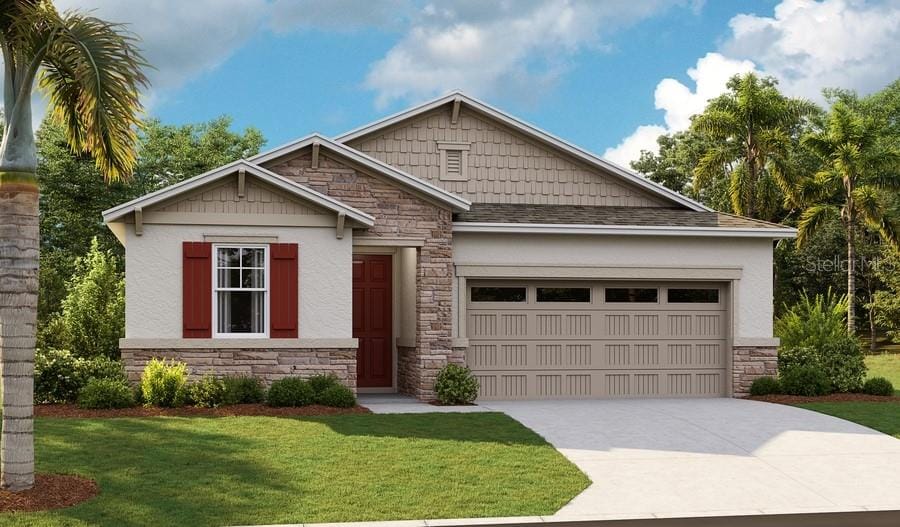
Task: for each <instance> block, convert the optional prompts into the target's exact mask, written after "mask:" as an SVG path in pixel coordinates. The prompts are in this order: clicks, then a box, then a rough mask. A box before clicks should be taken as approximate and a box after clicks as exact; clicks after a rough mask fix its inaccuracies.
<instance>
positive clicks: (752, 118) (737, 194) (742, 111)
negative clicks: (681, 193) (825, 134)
mask: <svg viewBox="0 0 900 527" xmlns="http://www.w3.org/2000/svg"><path fill="white" fill-rule="evenodd" d="M727 86H728V92H726V93H725V94H723V95H721V96H719V97H716V98H715V99H712V100H711V101H710V102H709V104H708V105H707V107H706V109H705V110H704V112H703V113H702V114H698V115H696V116H694V117H693V120H692V122H691V129H692V130H694V131H695V132H697V133H700V134H702V135H703V136H704V137H705V138H707V139H708V140H709V141H711V146H710V148H708V149H707V150H706V151H705V152H704V153H703V155H702V156H701V157H700V160H699V162H698V163H697V166H696V168H694V171H693V176H694V179H693V184H694V188H695V189H696V190H697V191H698V192H699V191H701V190H703V189H705V188H708V187H711V186H714V185H715V184H716V182H717V180H722V179H725V180H727V182H728V197H729V200H730V202H731V209H732V210H733V211H734V212H735V213H736V214H740V215H743V216H750V217H754V218H760V219H764V220H773V219H775V217H776V215H777V213H778V210H779V207H780V205H781V202H782V201H783V198H782V195H783V194H788V193H790V192H791V191H792V190H793V181H794V171H793V167H792V165H793V160H792V153H793V151H794V144H795V143H796V140H797V137H798V136H799V131H800V127H801V124H802V123H803V118H804V117H807V116H810V115H813V114H815V113H816V112H817V111H818V108H817V107H816V106H815V105H814V104H812V103H811V102H808V101H805V100H803V99H792V98H788V97H785V96H784V95H782V94H781V93H780V92H779V91H778V88H777V81H775V79H772V78H762V79H761V78H759V77H757V76H756V75H754V74H753V73H747V74H745V75H743V76H735V77H733V78H732V79H731V80H729V81H728V85H727Z"/></svg>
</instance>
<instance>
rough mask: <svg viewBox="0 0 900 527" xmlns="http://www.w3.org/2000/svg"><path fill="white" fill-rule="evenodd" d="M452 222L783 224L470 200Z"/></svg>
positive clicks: (679, 212)
mask: <svg viewBox="0 0 900 527" xmlns="http://www.w3.org/2000/svg"><path fill="white" fill-rule="evenodd" d="M453 221H455V222H465V223H533V224H557V225H633V226H639V227H655V226H672V227H721V228H729V229H735V228H741V229H747V228H756V229H781V228H784V226H783V225H778V224H776V223H769V222H765V221H760V220H754V219H751V218H744V217H741V216H735V215H732V214H725V213H722V212H706V211H693V210H687V209H675V208H656V207H597V206H590V205H527V204H518V203H473V204H472V207H471V209H470V210H469V211H467V212H457V213H455V214H454V215H453Z"/></svg>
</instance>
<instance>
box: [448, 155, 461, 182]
mask: <svg viewBox="0 0 900 527" xmlns="http://www.w3.org/2000/svg"><path fill="white" fill-rule="evenodd" d="M461 174H462V151H461V150H447V175H448V176H451V177H452V176H459V175H461Z"/></svg>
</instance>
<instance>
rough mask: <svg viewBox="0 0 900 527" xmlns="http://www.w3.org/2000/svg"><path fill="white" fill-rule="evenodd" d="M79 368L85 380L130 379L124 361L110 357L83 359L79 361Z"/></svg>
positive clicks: (125, 380)
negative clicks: (126, 373)
mask: <svg viewBox="0 0 900 527" xmlns="http://www.w3.org/2000/svg"><path fill="white" fill-rule="evenodd" d="M78 370H79V372H80V374H81V377H82V378H83V379H84V380H85V381H87V380H89V379H112V380H118V381H124V382H127V381H128V377H127V376H126V375H125V368H124V367H123V366H122V361H118V360H114V359H110V358H109V357H104V356H99V357H94V358H92V359H81V360H79V361H78Z"/></svg>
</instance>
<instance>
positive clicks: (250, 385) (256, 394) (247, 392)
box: [222, 375, 266, 404]
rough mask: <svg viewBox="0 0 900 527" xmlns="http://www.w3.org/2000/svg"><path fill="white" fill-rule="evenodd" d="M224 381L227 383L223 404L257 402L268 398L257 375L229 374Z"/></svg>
mask: <svg viewBox="0 0 900 527" xmlns="http://www.w3.org/2000/svg"><path fill="white" fill-rule="evenodd" d="M222 382H223V383H224V385H225V394H224V397H223V401H222V404H256V403H261V402H263V401H265V400H266V389H265V387H264V386H263V383H262V381H260V380H259V379H257V378H256V377H251V376H249V375H229V376H226V377H223V378H222Z"/></svg>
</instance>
